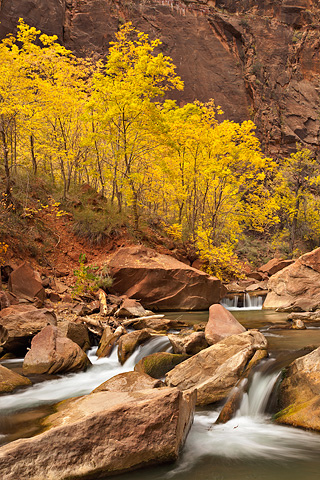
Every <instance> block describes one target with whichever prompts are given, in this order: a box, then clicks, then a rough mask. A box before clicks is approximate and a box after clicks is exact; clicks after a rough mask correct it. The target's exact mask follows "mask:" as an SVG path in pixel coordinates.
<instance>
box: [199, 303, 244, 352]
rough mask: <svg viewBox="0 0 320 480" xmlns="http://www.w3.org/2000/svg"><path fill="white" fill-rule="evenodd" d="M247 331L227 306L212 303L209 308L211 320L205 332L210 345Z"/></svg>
mask: <svg viewBox="0 0 320 480" xmlns="http://www.w3.org/2000/svg"><path fill="white" fill-rule="evenodd" d="M245 331H246V329H245V328H244V327H243V326H242V325H241V323H239V322H238V320H237V319H236V318H235V317H234V316H233V315H232V313H231V312H229V311H228V310H227V309H226V308H224V307H223V306H222V305H220V304H215V305H211V307H210V308H209V320H208V323H207V325H206V329H205V332H204V333H205V337H206V340H207V342H208V343H209V345H213V344H215V343H217V342H219V341H220V340H222V339H223V338H226V337H229V336H231V335H238V334H239V333H243V332H245Z"/></svg>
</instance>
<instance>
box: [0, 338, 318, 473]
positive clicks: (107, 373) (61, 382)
mask: <svg viewBox="0 0 320 480" xmlns="http://www.w3.org/2000/svg"><path fill="white" fill-rule="evenodd" d="M168 346H169V342H168V339H167V337H161V338H159V337H157V338H155V339H152V340H151V341H149V342H148V343H147V344H145V345H143V346H141V347H139V348H138V349H137V350H136V352H135V353H134V354H133V355H132V356H131V358H129V359H128V360H127V362H126V363H125V364H124V365H123V366H121V365H120V364H119V363H118V359H117V352H116V350H114V352H113V353H112V355H111V357H109V358H103V359H97V357H96V356H95V351H96V348H95V349H91V351H90V352H89V353H90V359H91V361H92V363H93V365H92V367H90V368H89V369H88V370H87V371H86V372H82V373H77V374H69V375H66V376H63V377H61V378H58V379H56V380H50V381H45V382H42V383H39V384H36V385H34V386H32V387H30V388H27V389H26V390H24V391H22V392H20V393H16V394H11V395H4V396H1V397H0V411H1V414H2V415H4V416H6V415H8V416H9V417H10V414H11V413H14V412H19V411H22V410H25V409H28V408H35V407H37V406H41V405H45V404H53V403H56V402H58V401H61V400H62V399H65V398H68V397H74V396H79V395H84V394H87V393H89V392H91V391H92V390H93V389H94V388H96V387H97V386H98V385H100V384H101V383H103V382H104V381H106V380H107V379H109V378H111V377H113V376H114V375H117V374H118V373H121V372H126V371H130V370H133V368H134V365H135V364H136V363H137V362H138V361H139V360H140V359H141V358H143V357H144V356H146V355H149V354H150V353H154V352H155V351H160V350H162V351H163V350H166V349H168ZM277 375H278V374H277V373H269V374H268V372H267V371H266V372H263V373H262V372H261V371H260V372H259V371H257V372H256V373H255V374H254V376H253V378H252V381H251V382H250V386H249V389H248V392H245V393H244V395H243V399H242V403H241V406H240V408H239V410H238V412H237V414H236V416H235V417H234V418H233V419H232V420H230V421H229V422H227V423H226V424H217V425H216V424H215V420H216V419H217V417H218V415H219V411H218V410H212V409H210V407H208V408H207V409H202V410H201V411H199V410H198V411H197V413H196V414H195V418H194V424H193V426H192V428H191V430H190V433H189V435H188V437H187V441H186V444H185V447H184V449H183V452H182V454H181V456H180V459H179V461H178V462H176V463H175V464H174V465H173V466H166V465H164V466H160V467H157V468H154V469H147V470H139V471H138V472H136V473H135V472H130V474H128V475H127V474H124V476H122V477H118V478H119V480H120V479H121V480H122V479H123V480H126V479H127V478H128V479H129V478H130V480H137V479H139V480H152V479H154V480H156V479H157V480H159V479H165V478H174V479H175V480H180V479H183V480H193V479H194V478H197V480H198V479H199V480H235V479H243V480H246V479H250V480H251V479H256V478H257V479H258V478H259V479H260V478H263V479H266V480H271V479H272V480H278V479H280V480H283V479H284V478H287V477H286V476H283V475H282V476H279V475H278V471H279V468H278V466H276V467H275V469H273V470H272V472H271V473H270V472H269V471H268V472H267V476H264V475H262V476H259V475H257V476H255V474H254V475H253V474H251V473H250V474H248V472H249V471H250V472H251V470H250V469H252V468H253V469H255V468H256V467H253V466H252V462H259V463H258V464H259V465H262V466H263V468H265V469H270V468H271V467H270V465H275V463H276V465H280V466H281V468H283V465H287V464H288V462H289V464H291V463H294V462H297V461H300V460H301V461H302V462H304V463H303V465H306V464H307V465H313V468H315V469H316V472H317V474H316V476H314V475H313V473H312V474H308V475H306V476H304V477H303V478H306V479H307V480H315V479H317V478H318V471H319V462H318V461H316V462H318V463H314V460H313V459H314V458H316V456H317V455H318V452H319V451H320V436H319V435H318V434H315V433H310V432H305V431H303V430H298V429H294V428H289V427H284V426H280V425H276V424H274V423H272V422H271V421H270V416H268V415H267V414H266V413H265V408H266V404H267V402H268V399H269V396H270V394H271V392H272V389H273V386H274V385H275V383H276V380H277ZM4 441H5V439H4ZM230 461H232V468H231V467H230V463H224V462H230ZM234 462H240V463H239V468H241V469H242V470H243V474H242V475H240V474H239V475H238V467H237V463H235V464H234ZM265 462H267V463H265ZM277 462H278V463H277ZM307 462H309V463H307ZM258 464H257V465H258ZM234 465H235V466H234ZM266 465H267V466H266ZM212 466H214V469H217V468H218V469H220V471H221V472H223V473H221V474H219V473H217V474H216V475H213V473H212V469H213V467H212ZM272 468H273V467H272ZM301 468H304V467H301ZM230 469H231V470H230ZM291 470H292V471H291ZM291 470H290V472H291V473H290V476H289V477H288V478H290V479H291V480H292V479H294V480H300V477H299V476H297V475H298V473H297V472H298V471H299V469H297V468H296V467H293V468H292V469H291ZM254 471H255V470H254ZM255 473H256V471H255ZM257 473H258V472H257ZM301 478H302V477H301Z"/></svg>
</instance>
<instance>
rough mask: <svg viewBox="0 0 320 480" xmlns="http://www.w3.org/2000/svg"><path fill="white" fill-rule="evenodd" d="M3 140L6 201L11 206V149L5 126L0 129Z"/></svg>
mask: <svg viewBox="0 0 320 480" xmlns="http://www.w3.org/2000/svg"><path fill="white" fill-rule="evenodd" d="M0 135H1V140H2V151H3V160H4V171H5V176H6V180H5V195H6V198H5V202H6V205H7V206H9V205H11V204H12V194H11V177H10V166H9V149H8V145H7V139H6V134H5V131H4V128H3V127H2V128H1V130H0Z"/></svg>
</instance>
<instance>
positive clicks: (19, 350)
mask: <svg viewBox="0 0 320 480" xmlns="http://www.w3.org/2000/svg"><path fill="white" fill-rule="evenodd" d="M56 324H57V319H56V315H55V313H54V311H53V310H51V309H47V308H40V309H37V308H35V307H34V306H32V305H12V306H10V307H8V308H5V309H3V310H1V311H0V345H2V347H3V350H4V351H5V352H11V353H14V354H16V355H24V354H25V352H26V350H27V348H28V347H29V346H30V343H31V339H32V338H33V337H34V336H35V335H36V334H37V333H39V332H40V331H41V330H42V329H43V328H44V327H46V326H47V325H56Z"/></svg>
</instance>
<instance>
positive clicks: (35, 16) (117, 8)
mask: <svg viewBox="0 0 320 480" xmlns="http://www.w3.org/2000/svg"><path fill="white" fill-rule="evenodd" d="M20 17H22V18H24V20H25V21H26V22H27V23H28V24H30V25H33V26H36V27H38V28H40V29H41V30H43V31H44V32H45V33H48V34H51V35H52V34H56V35H58V37H59V40H60V41H61V42H62V43H63V44H64V45H65V46H66V47H67V48H70V49H71V50H73V51H74V52H75V53H76V54H77V55H81V56H84V55H88V54H92V52H95V53H97V54H98V55H102V54H105V53H106V52H107V48H108V44H109V42H110V41H111V40H112V39H113V35H114V32H115V31H117V29H118V27H119V24H122V23H124V22H126V21H132V22H133V24H134V25H135V26H136V27H137V28H138V29H140V30H142V31H145V32H146V33H148V34H149V35H150V38H155V37H157V38H160V40H161V41H162V46H161V49H162V51H163V52H164V53H165V54H166V55H169V56H171V57H172V58H173V61H174V63H175V64H176V65H177V72H178V74H179V75H181V77H182V78H183V80H184V82H185V89H184V91H183V92H177V93H176V94H175V98H176V100H178V102H181V101H183V102H188V101H193V100H194V99H196V98H197V99H199V100H201V101H207V100H209V99H210V98H214V100H215V103H216V104H217V105H220V106H221V108H222V110H223V111H224V112H225V114H224V116H223V117H221V118H229V119H231V120H235V121H243V120H246V119H252V120H253V121H254V122H255V123H256V124H257V126H258V134H259V136H260V139H261V140H262V143H263V147H264V150H265V151H267V152H268V153H270V154H277V153H278V152H279V151H280V152H281V151H282V152H283V151H285V152H287V151H290V150H292V149H293V148H295V144H296V142H300V143H302V144H304V145H306V146H308V147H310V148H313V149H315V150H317V149H318V148H319V147H318V138H319V134H320V122H319V115H318V110H319V93H318V75H319V72H320V56H319V54H318V49H319V45H320V33H319V32H320V30H319V18H320V6H319V2H318V1H316V0H290V1H288V0H278V1H275V0H273V1H271V0H269V1H262V0H245V1H241V2H239V1H235V0H214V1H207V0H204V1H199V0H195V1H193V2H186V1H183V0H173V1H172V2H167V1H166V0H149V1H146V2H142V1H136V2H129V3H128V2H124V1H123V0H120V1H119V2H116V3H114V2H108V1H105V0H95V1H92V0H82V1H81V2H79V1H77V0H59V1H58V0H32V1H29V2H21V1H19V0H2V1H1V2H0V37H2V38H3V37H4V36H5V35H6V34H7V33H9V32H12V31H13V30H14V28H15V25H16V24H17V22H18V19H19V18H20Z"/></svg>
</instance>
